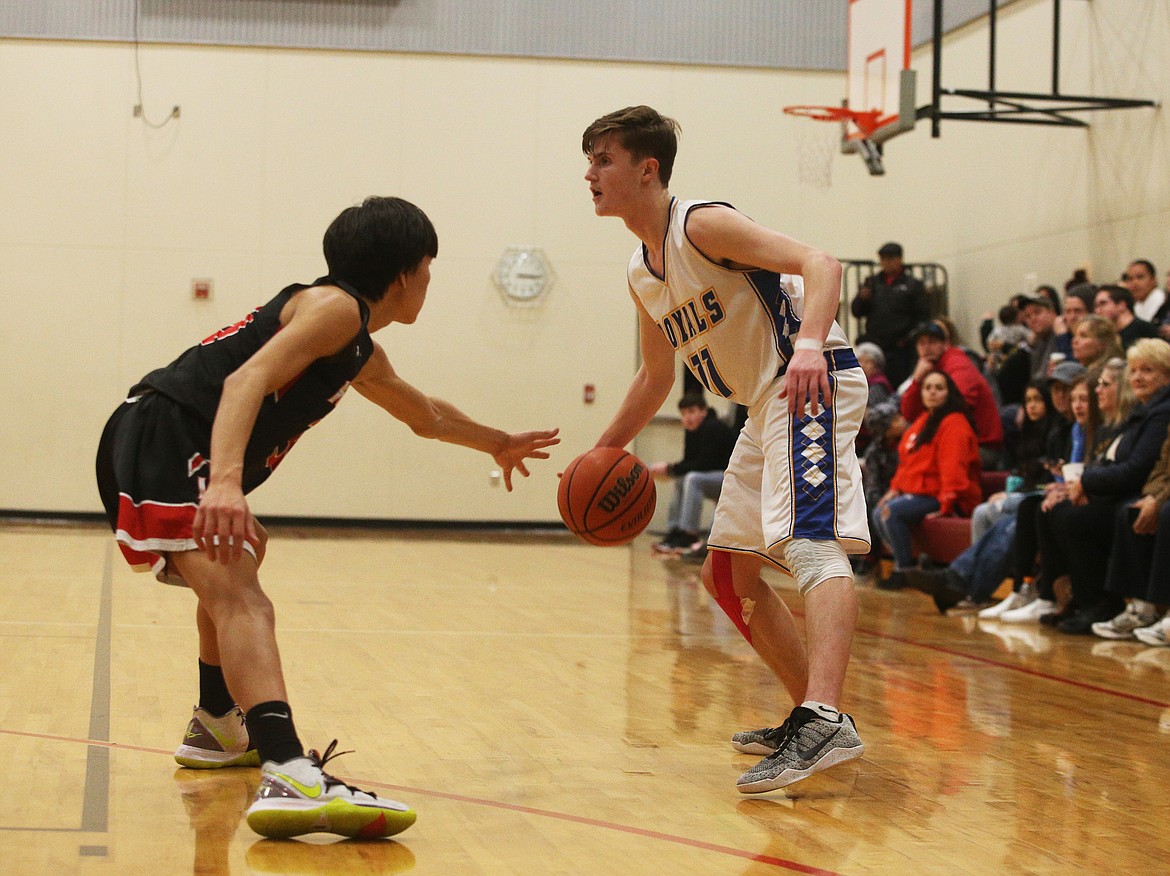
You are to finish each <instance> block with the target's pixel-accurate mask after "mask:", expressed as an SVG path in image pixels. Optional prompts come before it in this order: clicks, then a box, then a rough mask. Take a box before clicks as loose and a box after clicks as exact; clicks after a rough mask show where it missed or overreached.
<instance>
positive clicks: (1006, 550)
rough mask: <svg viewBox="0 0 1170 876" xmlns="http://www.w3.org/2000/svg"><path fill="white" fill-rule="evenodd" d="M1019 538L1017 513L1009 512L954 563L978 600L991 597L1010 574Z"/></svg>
mask: <svg viewBox="0 0 1170 876" xmlns="http://www.w3.org/2000/svg"><path fill="white" fill-rule="evenodd" d="M1012 495H1013V496H1016V495H1019V496H1022V495H1023V494H1022V493H1013V494H1012ZM1009 498H1010V497H1009ZM1016 504H1017V505H1018V504H1019V503H1018V502H1017V503H1016ZM1015 540H1016V515H1015V514H1008V515H1007V516H1006V517H1000V518H999V519H998V520H996V521H995V523H993V524H992V525H991V528H990V529H988V530H987V532H985V533H984V534H983V536H982V537H981V538H979V539H978V540H977V541H975V542H973V543H972V544H971V546H970V547H969V548H967V549H966V550H965V551H963V552H962V553H961V554H959V555H958V556H957V557H955V561H954V562H953V563H951V571H952V572H955V573H956V574H957V575H959V577H961V578H962V579H963V580H964V581H965V582H966V583H967V594H968V595H969V596H970V597H971V598H972V599H973V600H975V601H976V602H985V601H986V600H987V599H989V598H990V597H991V594H992V593H994V592H995V591H996V588H997V587H999V585H1000V582H1001V581H1003V579H1004V578H1005V577H1007V574H1008V566H1009V564H1010V561H1011V558H1012V556H1013V550H1014V544H1015Z"/></svg>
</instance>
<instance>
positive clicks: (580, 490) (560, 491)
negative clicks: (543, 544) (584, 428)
mask: <svg viewBox="0 0 1170 876" xmlns="http://www.w3.org/2000/svg"><path fill="white" fill-rule="evenodd" d="M657 495H658V494H657V491H656V490H655V489H654V479H653V478H652V477H651V476H650V470H649V469H648V468H647V467H646V463H644V462H642V460H640V459H638V457H636V456H634V455H633V454H632V453H627V452H626V451H624V450H622V449H621V448H618V447H595V448H593V449H592V450H587V451H586V452H585V453H582V454H581V455H580V456H578V457H577V458H576V459H574V460H573V461H572V462H570V463H569V465H568V467H567V468H566V469H565V472H564V474H562V475H561V483H560V485H559V486H558V487H557V507H558V508H559V509H560V512H561V519H562V520H563V521H565V526H567V527H568V528H569V531H570V532H572V533H573V534H574V535H575V536H577V537H578V538H580V539H581V540H582V541H586V542H588V543H589V544H595V545H601V546H614V545H622V544H629V543H630V542H631V541H633V540H634V539H635V538H636V537H637V536H638V535H639V534H640V533H641V532H642V530H644V529H645V528H646V526H647V525H648V524H649V523H650V518H651V517H653V516H654V505H655V502H656V501H657Z"/></svg>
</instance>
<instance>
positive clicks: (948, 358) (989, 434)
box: [902, 319, 1003, 502]
mask: <svg viewBox="0 0 1170 876" xmlns="http://www.w3.org/2000/svg"><path fill="white" fill-rule="evenodd" d="M915 347H916V349H917V351H918V364H917V365H915V366H914V372H913V374H912V375H911V380H910V383H909V385H908V386H907V387H906V388H905V389H903V390H902V416H903V417H905V418H906V422H908V423H913V422H914V421H915V420H917V419H918V417H919V416H920V415H921V414H922V412H923V402H922V399H923V395H922V384H921V381H922V379H923V377H924V376H925V375H926V374H928V373H930V372H931V371H933V370H936V369H937V370H939V371H942V372H943V373H944V374H946V375H947V378H948V379H949V380H950V381H951V382H952V383H954V384H955V385H956V386H957V388H958V389H959V392H960V395H961V396H962V397H963V400H964V402H965V404H966V408H967V410H968V411H970V418H971V422H972V424H973V425H974V429H975V435H976V440H977V442H978V444H979V452H980V454H981V456H982V459H983V464H984V466H985V467H986V468H988V469H995V468H998V463H999V457H1000V454H1001V452H1002V449H1003V423H1002V422H1000V417H999V406H998V405H997V404H996V402H995V395H994V393H993V392H992V391H991V386H990V385H989V384H988V383H987V381H986V380H985V379H984V377H983V374H982V373H981V369H980V367H979V366H978V365H976V364H975V362H973V361H972V358H971V356H969V355H968V353H967V351H966V350H965V349H964V348H963V347H962V346H960V345H959V344H958V343H957V338H956V337H955V335H954V332H953V329H951V328H950V326H949V324H948V321H944V320H941V319H934V320H931V321H930V322H927V323H924V324H923V325H921V326H920V327H919V328H918V331H917V332H915ZM976 502H978V499H976Z"/></svg>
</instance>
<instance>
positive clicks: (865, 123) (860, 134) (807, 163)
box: [784, 105, 886, 188]
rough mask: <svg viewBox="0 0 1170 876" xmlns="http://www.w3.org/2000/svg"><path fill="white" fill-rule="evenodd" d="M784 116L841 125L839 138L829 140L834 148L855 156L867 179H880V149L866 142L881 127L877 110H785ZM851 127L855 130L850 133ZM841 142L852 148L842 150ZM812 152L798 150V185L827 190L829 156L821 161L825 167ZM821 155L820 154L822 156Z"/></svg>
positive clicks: (789, 108)
mask: <svg viewBox="0 0 1170 876" xmlns="http://www.w3.org/2000/svg"><path fill="white" fill-rule="evenodd" d="M784 112H786V113H788V115H790V116H801V117H803V118H806V119H812V120H813V121H814V122H839V123H840V124H841V136H840V138H838V137H836V136H833V138H832V139H833V142H834V144H837V143H838V142H839V143H841V145H842V148H843V151H847V152H858V153H859V154H860V155H861V157H862V158H863V159H864V160H865V166H866V168H868V170H869V173H870V175H871V176H881V175H882V174H884V173H885V172H886V171H885V168H884V167H883V165H882V153H881V147H879V146H878V145H876V144H875V143H873V142H871V141H870V137H872V136H873V134H874V132H875V131H877V129H878V128H879V127H881V110H876V109H874V110H854V109H849V108H848V107H845V106H812V105H807V106H806V105H800V106H786V107H784ZM850 124H852V126H853V127H854V128H856V130H850V129H849V126H850ZM845 141H848V143H849V145H850V146H851V147H852V148H849V149H845V148H844V146H845ZM815 152H816V150H814V149H810V148H809V147H808V146H807V145H802V146H801V160H800V166H799V167H798V170H797V174H798V177H799V179H800V180H801V182H808V183H810V184H812V185H813V186H815V187H816V188H829V187H830V186H831V185H832V177H831V175H830V174H831V167H830V165H831V163H832V156H831V155H829V156H828V158H827V159H825V164H824V165H822V164H821V163H820V161H821V159H820V158H819V157H818V156H817V155H815V154H814V153H815ZM822 154H823V153H822Z"/></svg>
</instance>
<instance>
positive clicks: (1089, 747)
mask: <svg viewBox="0 0 1170 876" xmlns="http://www.w3.org/2000/svg"><path fill="white" fill-rule="evenodd" d="M650 541H651V540H650V538H649V537H643V538H641V539H640V540H639V541H638V542H637V543H635V545H634V546H633V547H632V548H591V547H585V546H581V545H578V544H576V543H574V542H571V541H569V540H567V539H562V538H557V537H551V536H548V535H534V536H512V535H498V534H497V535H490V536H479V537H470V536H461V535H459V534H429V535H423V534H416V535H410V534H406V535H403V534H397V533H394V534H388V533H384V532H383V533H371V532H321V531H305V530H293V529H279V528H277V529H274V530H273V538H272V542H271V545H270V552H269V558H268V560H267V561H266V563H265V568H264V570H263V571H264V574H263V576H262V577H263V579H264V581H265V582H266V586H267V588H268V590H269V592H270V593H271V595H272V596H273V599H274V601H275V602H276V605H277V616H278V626H279V633H280V641H281V647H282V651H283V657H284V663H285V672H286V676H287V678H288V681H289V686H290V693H291V696H292V702H293V706H294V709H295V712H296V716H297V719H298V726H299V729H300V733H301V736H302V738H303V739H304V740H305V742H306V744H307V745H309V746H311V747H316V748H324V746H325V745H327V744H328V743H329V741H330V740H331V739H333V738H334V737H337V738H339V739H340V740H341V744H340V748H341V749H343V750H344V749H354V753H353V754H349V755H347V756H346V757H344V758H343V759H341V760H340V761H336V762H334V764H333V765H332V766H333V768H334V769H333V771H334V772H335V773H337V774H339V775H341V776H344V777H346V778H347V779H348V780H349V781H351V782H352V783H354V784H358V785H361V786H364V787H367V788H369V789H370V790H374V791H376V792H377V793H379V794H382V795H383V796H389V797H394V798H397V799H402V800H406V801H408V802H409V803H411V804H412V805H413V806H414V807H415V808H416V809H417V810H418V813H419V820H418V823H417V824H416V825H415V826H414V827H412V828H411V829H410V830H408V831H406V832H405V833H403V834H402V835H401V836H400V837H399V841H397V842H395V841H378V842H365V843H361V842H354V841H341V842H335V841H333V840H332V839H329V840H326V839H325V838H324V837H320V838H314V839H311V840H310V841H295V840H293V841H281V842H277V841H273V840H264V839H261V838H260V837H258V836H257V835H255V834H253V833H252V832H251V831H250V830H249V829H248V827H247V825H246V824H244V823H243V822H242V820H241V813H242V812H243V810H244V808H245V807H246V806H247V805H248V803H249V801H250V797H251V794H252V792H253V790H254V788H255V784H256V782H257V774H258V771H257V770H254V769H253V770H223V771H219V772H212V773H200V772H194V771H189V770H182V769H178V768H177V767H176V764H175V763H174V761H173V760H172V759H171V752H172V750H173V748H174V746H175V745H176V744H177V742H178V741H179V737H180V735H181V733H182V731H183V728H184V726H185V724H186V721H187V719H188V718H189V717H190V710H191V706H192V704H193V702H194V701H195V697H196V665H195V641H196V639H195V632H194V600H193V597H192V596H191V594H190V593H189V592H187V591H185V590H179V589H173V588H168V587H164V586H163V585H159V584H155V583H154V582H153V581H152V579H150V578H149V577H147V576H145V575H135V574H133V573H131V572H130V571H129V570H128V569H127V568H126V566H125V565H124V563H123V562H122V560H121V558H120V557H119V556H117V555H116V553H115V551H114V550H113V542H112V539H111V538H110V537H109V535H108V534H107V533H106V532H105V531H104V530H102V529H100V528H98V527H96V526H95V527H86V526H60V527H44V526H16V525H10V526H6V527H0V556H3V557H4V562H3V565H2V568H0V609H2V610H0V635H2V636H3V642H4V646H5V647H4V651H5V658H6V659H5V662H4V666H5V672H4V683H3V686H2V687H0V752H2V754H3V757H2V759H0V762H2V763H3V764H4V765H5V768H6V769H8V770H9V774H8V776H7V780H6V782H5V785H6V788H7V790H6V791H5V794H4V803H3V805H2V806H0V861H3V864H2V865H0V866H2V867H3V870H4V872H6V873H16V874H40V873H54V874H56V873H70V874H72V873H79V874H88V873H118V874H156V876H157V874H179V873H184V874H185V873H195V874H228V873H232V874H246V873H345V874H361V873H407V872H409V873H416V874H692V873H693V874H724V873H726V874H751V876H756V874H773V873H775V874H783V873H844V874H866V873H875V874H876V873H882V874H905V873H915V874H918V873H946V874H951V873H961V874H984V873H1013V874H1015V873H1052V874H1068V873H1070V872H1077V873H1080V872H1083V873H1120V872H1164V871H1165V867H1166V860H1167V857H1168V853H1170V793H1168V792H1167V787H1168V782H1170V754H1168V750H1170V649H1164V650H1158V649H1146V648H1144V647H1142V646H1140V645H1138V644H1136V643H1134V644H1131V643H1107V642H1102V641H1096V640H1092V639H1089V638H1072V637H1068V636H1063V635H1061V634H1059V633H1055V632H1053V631H1050V630H1047V629H1042V628H1037V627H1035V626H1017V627H1009V626H1007V625H999V624H996V623H989V622H983V623H980V622H978V621H977V620H975V619H973V618H966V619H964V618H942V617H939V616H938V615H937V614H936V613H935V611H934V608H933V606H932V605H931V604H930V602H929V600H927V599H926V598H925V597H923V596H921V595H919V594H915V593H906V592H901V593H886V592H881V591H877V590H873V589H871V588H869V587H867V586H864V585H863V586H862V587H861V589H860V593H861V602H862V612H861V619H860V621H859V624H858V632H857V635H856V639H855V644H854V649H853V663H852V667H851V671H850V680H849V683H848V685H847V700H846V703H845V706H846V709H847V710H848V711H850V712H852V714H853V715H854V716H855V717H856V719H857V724H858V727H859V730H860V732H861V735H862V738H863V739H864V741H865V744H866V748H867V750H866V754H865V756H864V758H862V759H861V760H860V761H857V762H853V763H850V764H845V765H843V766H840V767H837V768H836V769H833V770H830V771H828V772H827V773H824V774H821V775H817V776H814V777H812V778H810V779H808V780H806V781H804V782H801V783H798V784H797V785H794V786H792V787H791V788H788V789H786V790H785V791H780V792H775V793H771V794H766V795H763V796H759V797H750V798H749V797H744V796H741V795H740V794H738V793H737V792H736V790H735V787H734V785H735V779H736V777H737V776H738V775H739V774H740V772H742V771H743V770H744V769H746V768H747V767H748V766H750V765H751V764H752V763H753V762H754V761H755V758H753V757H750V756H747V755H740V754H736V753H735V752H734V751H733V750H732V749H731V747H730V745H729V744H728V737H729V736H730V735H731V733H732V732H734V731H736V730H741V729H748V728H754V727H758V726H762V725H766V724H774V723H777V722H778V721H779V720H781V719H782V718H783V717H784V716H785V714H786V713H787V711H788V709H789V707H790V704H789V703H788V702H786V700H785V696H784V695H783V694H782V693H781V692H780V691H779V689H778V687H777V685H776V684H774V683H773V682H772V680H771V678H770V677H769V675H768V673H767V672H766V671H765V670H764V669H763V668H762V666H761V664H760V663H759V661H758V660H757V659H756V658H755V656H754V655H753V653H752V652H751V651H750V649H749V647H748V646H747V645H746V643H744V642H743V641H742V640H741V639H740V637H739V636H738V634H737V633H736V632H735V630H734V628H733V627H732V626H731V624H730V622H729V621H728V620H727V619H726V618H725V617H724V616H723V615H722V614H721V613H720V612H719V610H718V608H717V607H716V606H715V605H714V604H713V602H712V601H711V600H710V599H709V598H707V596H706V594H705V592H704V591H703V589H702V585H701V584H700V583H699V582H698V580H697V566H692V565H686V564H681V563H676V562H662V561H661V560H658V559H656V558H654V557H653V556H651V553H650V550H649V545H650ZM788 583H790V582H786V581H785V579H782V578H777V579H776V584H777V586H778V587H780V588H782V589H784V588H786V586H787V584H788ZM785 597H786V598H787V599H789V604H790V605H791V606H792V608H793V609H794V611H795V612H797V613H798V614H799V613H800V612H801V611H802V606H801V600H800V598H799V596H798V595H797V594H796V593H795V591H792V590H787V589H786V590H785Z"/></svg>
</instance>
